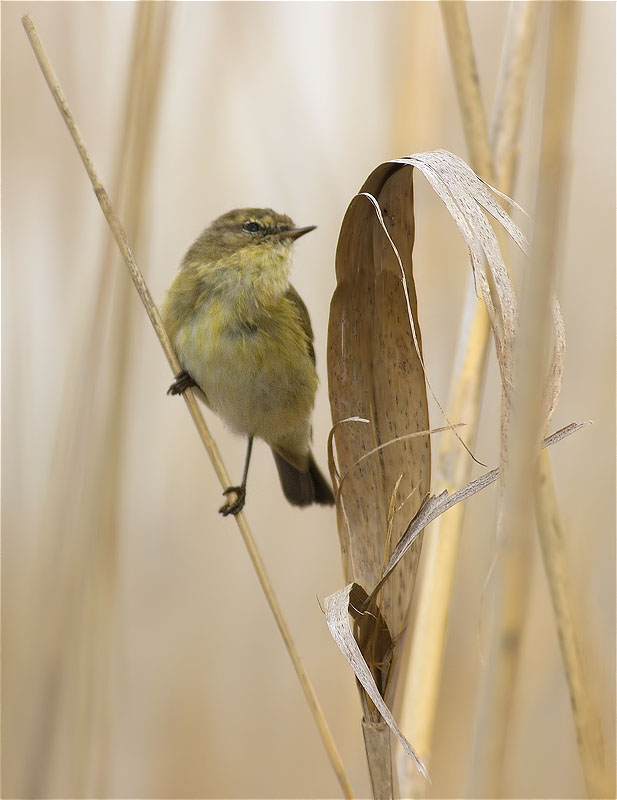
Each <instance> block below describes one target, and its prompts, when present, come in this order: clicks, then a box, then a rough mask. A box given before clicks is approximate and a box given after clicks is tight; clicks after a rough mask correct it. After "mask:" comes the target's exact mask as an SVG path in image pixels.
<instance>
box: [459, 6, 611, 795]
mask: <svg viewBox="0 0 617 800" xmlns="http://www.w3.org/2000/svg"><path fill="white" fill-rule="evenodd" d="M550 13H551V28H550V39H549V53H548V63H547V77H546V88H545V98H546V100H545V108H544V119H543V131H542V154H541V162H540V174H539V178H538V193H537V201H536V214H535V217H536V219H535V232H534V244H533V252H532V268H531V269H530V271H529V275H528V283H527V285H526V286H525V287H524V289H523V292H522V298H521V315H520V328H519V336H518V341H517V353H516V356H517V360H516V365H515V370H516V371H515V374H514V381H513V387H514V388H513V401H512V407H513V414H512V418H511V424H510V427H509V430H508V431H507V459H506V462H505V465H504V483H503V486H504V492H503V498H502V507H501V515H500V523H501V524H500V539H501V541H502V542H503V545H502V546H503V548H504V550H505V551H506V553H507V552H508V551H509V550H510V549H514V551H515V552H518V551H519V550H520V547H521V546H522V545H521V544H519V545H517V544H516V540H517V539H518V540H519V541H521V542H522V541H523V540H524V534H525V532H527V531H530V530H531V526H532V508H533V497H534V494H535V498H536V507H537V522H538V531H539V535H540V540H541V543H542V550H543V556H544V562H545V568H546V573H547V577H548V580H549V588H550V590H551V596H552V599H553V606H554V612H555V618H556V623H557V628H558V632H559V640H560V645H561V651H562V657H563V661H564V667H565V671H566V677H567V679H568V684H569V687H570V694H571V699H572V706H573V714H574V721H575V725H576V728H577V734H578V744H579V753H580V756H581V761H582V765H583V771H584V775H585V780H586V783H587V789H588V792H589V796H590V797H608V796H612V795H611V794H610V791H611V787H610V780H609V779H608V777H607V770H606V767H605V765H604V762H603V756H604V752H603V749H604V748H603V744H602V734H601V725H600V716H599V714H598V711H597V708H596V706H595V705H594V703H593V700H592V695H591V694H590V691H589V685H588V682H586V681H585V680H584V676H583V672H582V665H581V659H580V650H579V647H578V644H577V636H576V631H575V628H574V615H573V613H572V600H571V595H570V594H569V581H568V578H567V562H566V558H565V552H564V549H563V534H562V531H561V523H560V517H559V512H558V508H557V505H556V499H555V495H554V492H553V491H552V489H550V488H549V487H551V486H552V479H551V476H550V464H549V461H548V459H547V458H546V456H545V455H542V456H540V464H541V470H540V474H539V475H537V473H536V472H535V470H534V466H536V464H537V458H538V455H537V454H538V450H537V447H538V441H539V439H540V438H541V436H542V434H543V427H544V424H545V420H544V418H543V417H544V413H545V409H543V407H542V396H543V391H544V383H545V380H546V374H547V351H548V349H549V344H550V330H549V328H548V320H550V318H551V313H550V311H551V298H552V295H553V290H554V284H555V274H556V270H557V261H556V259H555V252H556V250H557V241H558V230H557V220H558V212H559V207H560V204H561V203H562V201H563V193H564V178H565V175H566V164H567V152H568V151H567V148H568V143H569V135H570V121H571V100H572V94H573V88H574V75H575V65H576V44H577V17H578V6H577V4H561V3H559V4H556V5H554V6H551V9H550ZM534 478H535V479H534ZM517 578H518V581H517ZM520 584H521V580H520V576H517V575H516V573H515V572H513V571H511V570H508V569H504V570H502V582H501V587H497V591H498V592H499V591H500V592H501V595H498V598H497V599H498V603H497V605H498V607H501V609H502V613H501V615H499V614H498V615H497V616H496V618H495V620H494V622H493V628H494V629H493V631H492V653H491V655H493V656H494V657H495V658H494V659H490V658H489V662H488V666H489V669H488V672H487V676H486V677H487V680H486V682H485V686H483V694H482V698H481V700H482V702H481V705H480V706H479V709H480V715H479V718H478V723H479V724H478V726H477V728H476V743H477V747H476V758H475V764H474V772H473V773H472V779H473V783H472V784H471V785H470V786H469V787H468V789H469V791H470V792H471V793H472V794H473V795H476V796H480V795H482V796H485V795H496V794H498V793H499V791H500V782H501V767H502V760H503V753H504V748H505V735H506V723H507V716H508V714H509V707H510V702H511V694H512V680H511V674H509V673H508V659H507V656H505V655H504V653H506V652H507V651H508V650H511V649H512V648H513V647H514V646H516V645H517V643H518V639H517V637H514V638H513V636H512V633H513V632H512V631H511V630H509V629H508V622H509V617H510V616H511V615H510V614H509V611H511V609H510V608H509V599H510V598H512V597H513V596H514V597H515V598H516V596H517V589H520ZM500 617H501V618H500ZM514 632H516V631H514ZM491 662H492V664H491Z"/></svg>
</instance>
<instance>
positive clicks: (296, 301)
mask: <svg viewBox="0 0 617 800" xmlns="http://www.w3.org/2000/svg"><path fill="white" fill-rule="evenodd" d="M285 297H286V298H287V300H289V301H290V302H291V303H293V305H294V307H295V309H296V313H297V314H298V319H299V320H300V325H301V326H302V330H303V331H304V333H305V334H306V347H307V350H308V354H309V356H310V357H311V361H312V362H313V364H314V363H315V348H314V347H313V340H314V338H315V337H314V335H313V327H312V325H311V318H310V317H309V312H308V309H307V307H306V306H305V305H304V300H303V299H302V298H301V297H300V295H299V294H298V292H296V290H295V289H294V287H293V286H292V285H291V284H289V287H288V288H287V291H286V292H285Z"/></svg>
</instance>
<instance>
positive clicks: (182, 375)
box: [167, 370, 197, 394]
mask: <svg viewBox="0 0 617 800" xmlns="http://www.w3.org/2000/svg"><path fill="white" fill-rule="evenodd" d="M193 386H197V384H196V383H195V381H194V380H193V379H192V378H191V376H190V375H189V374H188V372H186V371H185V370H182V372H179V373H178V374H177V375H176V379H175V381H174V382H173V383H172V384H171V386H170V387H169V389H168V390H167V394H183V393H184V392H185V391H186V390H187V389H190V388H191V387H193Z"/></svg>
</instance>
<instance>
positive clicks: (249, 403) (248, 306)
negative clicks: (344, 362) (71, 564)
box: [162, 208, 334, 516]
mask: <svg viewBox="0 0 617 800" xmlns="http://www.w3.org/2000/svg"><path fill="white" fill-rule="evenodd" d="M314 229H315V226H314V225H311V226H309V227H306V228H297V227H296V226H295V225H294V223H293V221H292V220H291V219H290V218H289V217H288V216H286V215H285V214H277V213H276V212H274V211H272V210H271V209H269V208H240V209H236V210H235V211H229V212H228V213H227V214H223V215H222V216H221V217H219V218H218V219H216V220H215V221H214V222H213V223H212V224H211V225H210V227H208V228H206V229H205V230H204V231H203V233H202V234H201V235H200V236H199V237H198V238H197V239H196V240H195V242H193V244H192V245H191V247H190V248H189V250H188V252H187V253H186V255H185V256H184V260H183V261H182V264H181V266H180V270H179V272H178V274H177V275H176V277H175V279H174V281H173V283H172V284H171V286H170V287H169V289H168V291H167V295H166V297H165V301H164V303H163V308H162V315H163V322H164V325H165V328H166V330H167V333H168V335H169V338H170V339H171V342H172V344H173V346H174V348H175V350H176V354H177V356H178V361H179V362H180V365H181V366H182V370H183V371H182V372H181V373H180V374H179V375H177V376H176V380H175V381H174V383H172V385H171V386H170V388H169V392H168V393H171V394H181V393H182V392H183V391H184V390H185V389H187V388H188V387H189V386H192V387H196V390H197V394H198V395H199V396H201V399H202V400H203V401H204V402H205V403H206V404H207V405H208V406H209V407H210V408H211V409H212V410H213V411H214V412H216V414H218V415H219V416H220V417H221V418H222V419H223V420H224V421H225V422H226V423H227V424H228V425H229V427H230V428H231V429H232V430H234V431H236V432H237V433H240V434H242V435H244V436H247V437H248V445H247V450H246V460H245V463H244V472H243V476H242V483H241V485H240V486H230V487H228V488H227V489H226V490H225V492H224V494H231V493H233V494H235V498H229V499H228V501H227V502H226V503H225V505H223V506H222V508H221V509H220V511H221V513H222V514H223V515H225V516H226V515H227V514H237V513H238V512H239V511H240V510H241V509H242V508H243V506H244V502H245V498H246V479H247V475H248V468H249V462H250V459H251V449H252V446H253V438H254V437H258V438H259V439H263V440H264V441H265V442H267V444H269V445H270V447H271V448H272V452H273V454H274V460H275V462H276V466H277V469H278V473H279V477H280V480H281V485H282V487H283V492H284V494H285V497H286V498H287V499H288V500H289V501H290V502H291V503H293V504H294V505H298V506H307V505H310V504H311V503H321V504H327V505H331V504H333V503H334V497H333V495H332V490H331V488H330V486H329V484H328V482H327V481H326V479H325V478H324V476H323V475H322V474H321V472H320V471H319V468H318V467H317V464H316V463H315V459H314V458H313V454H312V453H311V449H310V441H311V435H312V432H311V414H312V411H313V405H314V402H315V392H316V390H317V372H316V370H315V350H314V348H313V330H312V328H311V321H310V318H309V314H308V311H307V309H306V306H305V305H304V303H303V302H302V299H301V298H300V295H299V294H298V293H297V292H296V290H295V289H294V288H293V286H292V285H291V284H290V283H289V270H290V266H291V251H292V245H293V243H294V241H295V240H296V239H298V238H299V237H300V236H303V235H304V234H305V233H309V231H312V230H314Z"/></svg>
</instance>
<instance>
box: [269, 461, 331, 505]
mask: <svg viewBox="0 0 617 800" xmlns="http://www.w3.org/2000/svg"><path fill="white" fill-rule="evenodd" d="M272 454H273V456H274V461H275V462H276V468H277V470H278V474H279V478H280V480H281V486H282V487H283V494H284V495H285V497H286V498H287V499H288V500H289V502H290V503H291V504H292V505H294V506H310V505H311V504H312V503H319V504H320V505H326V506H332V505H334V495H333V494H332V489H331V488H330V484H329V483H328V481H327V480H326V478H324V476H323V475H322V473H321V471H320V469H319V467H318V466H317V464H316V463H315V459H314V458H313V454H312V453H309V468H308V471H307V472H300V470H299V469H296V467H294V466H293V465H292V464H290V463H289V462H288V461H285V459H284V458H283V456H281V455H279V453H276V452H275V451H274V450H273V451H272Z"/></svg>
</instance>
